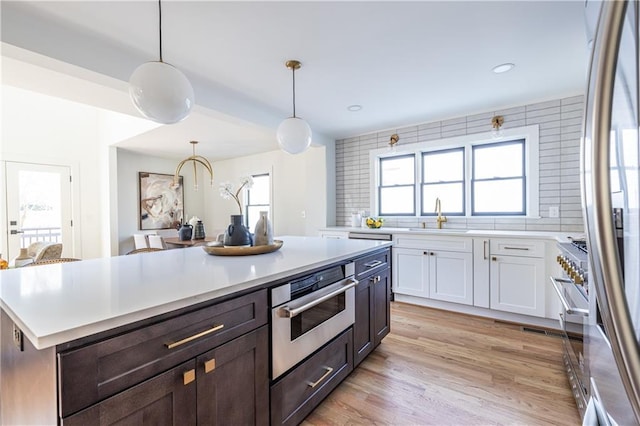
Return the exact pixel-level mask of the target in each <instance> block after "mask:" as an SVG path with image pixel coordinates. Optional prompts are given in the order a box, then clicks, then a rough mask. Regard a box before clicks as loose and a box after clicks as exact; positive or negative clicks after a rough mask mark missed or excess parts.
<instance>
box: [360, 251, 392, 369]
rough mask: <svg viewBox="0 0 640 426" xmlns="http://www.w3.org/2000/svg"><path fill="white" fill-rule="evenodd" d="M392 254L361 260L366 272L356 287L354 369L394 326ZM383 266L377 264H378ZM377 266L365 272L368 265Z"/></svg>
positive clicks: (384, 253)
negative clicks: (390, 265)
mask: <svg viewBox="0 0 640 426" xmlns="http://www.w3.org/2000/svg"><path fill="white" fill-rule="evenodd" d="M389 256H390V250H385V251H384V252H379V253H376V254H374V255H371V256H366V257H364V258H361V259H358V260H357V261H356V271H357V270H358V266H357V265H361V267H360V270H361V271H363V272H362V274H361V276H360V277H359V278H358V280H359V281H360V283H359V284H358V286H357V287H356V309H355V322H354V324H353V348H354V354H353V365H354V367H356V366H357V365H358V364H360V362H361V361H362V360H363V359H365V358H366V357H367V355H369V354H370V353H371V351H373V349H374V348H375V347H376V346H378V345H379V344H380V342H381V341H382V338H383V337H384V336H386V335H387V334H389V327H390V324H391V316H390V313H391V311H390V302H391V274H390V269H389V263H388V262H389ZM378 261H379V262H380V263H377V262H378ZM372 262H374V263H375V265H377V266H374V267H372V268H368V269H367V268H365V267H364V265H365V264H369V265H372V264H374V263H372Z"/></svg>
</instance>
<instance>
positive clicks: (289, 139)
mask: <svg viewBox="0 0 640 426" xmlns="http://www.w3.org/2000/svg"><path fill="white" fill-rule="evenodd" d="M285 65H286V67H287V68H288V69H290V70H291V72H292V75H293V116H292V117H289V118H287V119H285V120H284V121H283V122H282V123H280V125H279V126H278V130H277V131H276V139H277V140H278V144H279V145H280V148H281V149H282V150H283V151H285V152H288V153H289V154H300V153H302V152H304V151H306V150H307V149H308V148H309V146H310V145H311V127H309V124H307V122H306V121H304V120H303V119H301V118H300V117H296V70H297V69H299V68H300V67H301V66H302V64H301V63H300V61H296V60H295V59H292V60H289V61H287V62H286V63H285Z"/></svg>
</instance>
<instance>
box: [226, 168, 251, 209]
mask: <svg viewBox="0 0 640 426" xmlns="http://www.w3.org/2000/svg"><path fill="white" fill-rule="evenodd" d="M252 186H253V178H252V177H251V176H246V177H243V178H242V179H240V186H239V187H238V189H237V190H236V191H235V192H234V190H233V184H231V183H230V182H223V183H221V184H220V196H221V197H222V198H224V199H225V200H228V199H230V198H233V199H234V200H235V202H236V204H237V205H238V209H240V214H241V215H242V203H241V202H240V193H241V192H242V190H243V189H245V188H246V189H249V188H251V187H252Z"/></svg>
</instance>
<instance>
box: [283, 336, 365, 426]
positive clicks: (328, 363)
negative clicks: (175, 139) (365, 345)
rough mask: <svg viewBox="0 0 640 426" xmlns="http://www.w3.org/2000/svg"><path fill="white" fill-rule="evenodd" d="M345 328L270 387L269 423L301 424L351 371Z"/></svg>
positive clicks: (350, 337) (351, 349)
mask: <svg viewBox="0 0 640 426" xmlns="http://www.w3.org/2000/svg"><path fill="white" fill-rule="evenodd" d="M352 342H353V333H352V330H351V329H348V330H347V331H345V332H344V333H342V334H341V335H339V336H338V337H336V338H335V339H334V340H332V341H331V342H329V343H328V344H327V345H326V346H324V347H323V348H322V349H320V350H319V351H318V352H316V353H315V354H314V355H312V356H311V357H310V358H308V359H307V360H306V361H304V362H303V363H302V364H300V365H299V366H298V367H296V368H295V369H294V370H293V371H291V372H290V373H289V374H287V375H285V376H284V377H283V378H282V379H281V380H279V381H278V382H276V383H275V384H274V385H272V386H271V424H272V425H279V424H285V425H296V424H298V423H300V422H301V421H302V420H303V419H304V418H305V417H306V416H307V414H309V413H310V412H311V411H312V410H313V409H314V408H315V407H316V406H317V405H318V404H319V403H320V402H321V401H322V400H323V399H324V398H325V397H326V396H327V395H328V394H329V393H330V392H331V391H332V390H333V389H334V388H335V387H336V386H338V384H340V382H341V381H342V380H344V378H345V377H347V375H349V373H350V372H351V371H352V370H353V343H352Z"/></svg>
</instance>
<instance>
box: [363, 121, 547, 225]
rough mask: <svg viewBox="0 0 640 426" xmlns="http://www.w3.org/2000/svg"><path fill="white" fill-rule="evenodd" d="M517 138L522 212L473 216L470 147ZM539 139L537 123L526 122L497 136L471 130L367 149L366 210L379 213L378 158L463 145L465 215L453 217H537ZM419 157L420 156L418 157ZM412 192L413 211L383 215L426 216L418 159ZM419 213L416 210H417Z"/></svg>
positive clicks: (392, 216) (400, 217) (420, 166)
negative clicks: (520, 152) (522, 186)
mask: <svg viewBox="0 0 640 426" xmlns="http://www.w3.org/2000/svg"><path fill="white" fill-rule="evenodd" d="M517 139H524V140H525V143H524V149H525V151H524V162H525V168H524V172H525V183H524V184H525V197H524V199H525V214H524V215H522V214H518V215H516V214H511V213H504V214H481V215H478V214H476V215H473V214H472V211H471V208H472V203H471V194H472V187H471V176H473V175H472V170H471V164H472V158H471V155H472V153H471V147H472V146H477V145H485V144H493V143H496V142H511V141H515V140H517ZM539 139H540V130H539V125H537V124H536V125H530V126H522V127H516V128H512V129H501V136H500V137H498V138H496V137H495V136H494V134H493V133H492V132H484V133H474V134H470V135H463V136H456V137H452V138H445V139H437V140H431V141H427V142H419V143H412V144H407V145H402V144H401V142H402V140H400V144H398V145H396V147H395V150H393V151H391V150H390V149H389V148H378V149H373V150H371V151H369V170H370V176H369V177H370V185H369V190H370V209H371V213H372V215H378V216H380V214H379V211H380V210H379V202H380V200H379V196H380V195H379V190H378V187H379V177H380V175H379V169H380V159H384V158H388V157H398V156H402V155H415V156H416V158H417V156H418V155H422V153H423V152H427V151H442V150H446V149H453V148H460V147H464V149H465V155H464V162H465V166H464V167H465V169H464V170H465V182H464V187H465V215H464V216H462V215H456V216H455V217H459V218H463V217H464V218H468V219H473V218H481V219H482V218H483V219H487V218H501V219H504V218H518V219H525V218H529V219H531V218H535V219H539V218H540V188H539V183H540V154H539ZM420 158H421V157H420ZM414 164H415V187H416V189H415V191H414V214H396V215H385V217H387V218H394V217H395V218H398V219H402V218H412V217H413V218H420V217H430V216H428V215H422V212H421V209H422V206H421V203H422V194H421V185H419V183H421V181H422V161H416V162H415V163H414ZM418 212H420V213H418Z"/></svg>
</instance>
